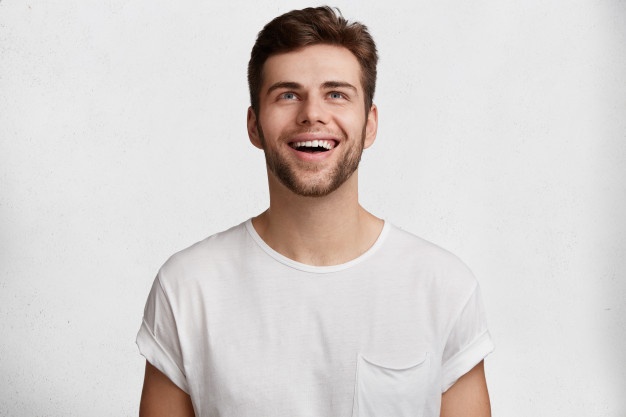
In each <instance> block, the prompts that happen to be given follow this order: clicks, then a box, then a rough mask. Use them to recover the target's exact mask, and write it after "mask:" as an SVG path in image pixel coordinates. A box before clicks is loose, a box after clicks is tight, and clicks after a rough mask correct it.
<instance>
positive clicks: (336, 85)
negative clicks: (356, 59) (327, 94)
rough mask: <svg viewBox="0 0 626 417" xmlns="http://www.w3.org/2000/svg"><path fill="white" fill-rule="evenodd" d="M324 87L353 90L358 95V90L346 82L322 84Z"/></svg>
mask: <svg viewBox="0 0 626 417" xmlns="http://www.w3.org/2000/svg"><path fill="white" fill-rule="evenodd" d="M322 87H323V88H348V89H350V90H353V91H354V92H355V93H358V90H357V88H356V87H355V86H353V85H352V84H350V83H348V82H345V81H326V82H325V83H324V84H322Z"/></svg>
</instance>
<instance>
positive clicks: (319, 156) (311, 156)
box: [289, 146, 335, 162]
mask: <svg viewBox="0 0 626 417" xmlns="http://www.w3.org/2000/svg"><path fill="white" fill-rule="evenodd" d="M289 149H291V150H292V151H293V153H294V154H295V155H296V157H297V158H298V159H300V160H301V161H307V162H318V161H323V160H324V159H327V158H330V156H331V155H332V154H333V151H334V150H335V148H333V149H330V150H328V151H326V152H301V151H298V150H296V149H294V148H292V147H291V146H290V147H289Z"/></svg>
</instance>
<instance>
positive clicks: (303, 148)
mask: <svg viewBox="0 0 626 417" xmlns="http://www.w3.org/2000/svg"><path fill="white" fill-rule="evenodd" d="M289 146H291V147H292V148H293V149H295V150H297V151H300V152H307V153H319V152H328V151H330V150H332V149H334V148H335V146H337V143H336V142H335V141H334V140H325V139H322V140H307V141H304V142H291V143H290V144H289Z"/></svg>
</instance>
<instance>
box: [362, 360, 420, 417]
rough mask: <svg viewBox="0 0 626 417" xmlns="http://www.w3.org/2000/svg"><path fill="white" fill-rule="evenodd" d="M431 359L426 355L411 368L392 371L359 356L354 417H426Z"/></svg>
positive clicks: (393, 369) (392, 369)
mask: <svg viewBox="0 0 626 417" xmlns="http://www.w3.org/2000/svg"><path fill="white" fill-rule="evenodd" d="M429 368H430V360H429V357H428V354H427V353H424V354H422V355H421V357H419V359H418V360H416V361H415V364H414V365H411V366H409V367H407V368H400V369H398V368H389V367H385V366H382V365H378V364H375V363H373V362H370V361H369V360H367V359H365V358H364V357H363V356H361V355H359V356H358V359H357V372H356V374H357V376H356V386H355V390H354V404H353V408H352V417H409V416H410V417H420V416H422V415H423V408H424V402H425V395H426V392H427V391H428V390H427V386H426V385H427V383H428V373H429Z"/></svg>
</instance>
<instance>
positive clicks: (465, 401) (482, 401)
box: [441, 361, 491, 417]
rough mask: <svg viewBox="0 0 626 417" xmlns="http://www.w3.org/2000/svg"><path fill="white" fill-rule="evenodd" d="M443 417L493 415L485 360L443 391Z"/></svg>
mask: <svg viewBox="0 0 626 417" xmlns="http://www.w3.org/2000/svg"><path fill="white" fill-rule="evenodd" d="M441 417H491V404H490V403H489V392H488V391H487V382H486V380H485V368H484V362H483V361H481V362H480V363H479V364H478V365H476V366H475V367H474V368H472V370H470V371H469V372H468V373H466V374H465V375H463V376H462V377H461V378H459V379H458V380H457V381H456V382H455V383H454V385H452V386H451V387H450V388H449V389H448V390H447V391H446V392H444V393H443V395H442V397H441Z"/></svg>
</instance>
